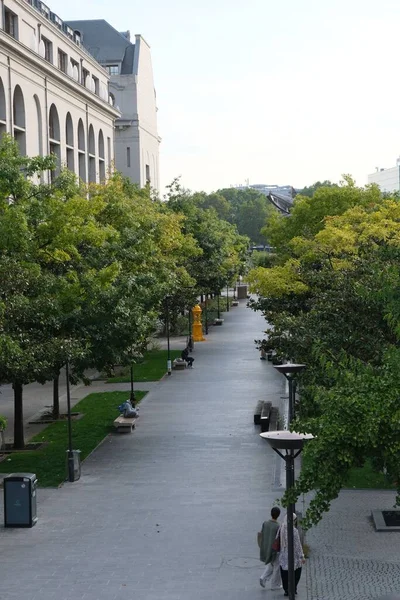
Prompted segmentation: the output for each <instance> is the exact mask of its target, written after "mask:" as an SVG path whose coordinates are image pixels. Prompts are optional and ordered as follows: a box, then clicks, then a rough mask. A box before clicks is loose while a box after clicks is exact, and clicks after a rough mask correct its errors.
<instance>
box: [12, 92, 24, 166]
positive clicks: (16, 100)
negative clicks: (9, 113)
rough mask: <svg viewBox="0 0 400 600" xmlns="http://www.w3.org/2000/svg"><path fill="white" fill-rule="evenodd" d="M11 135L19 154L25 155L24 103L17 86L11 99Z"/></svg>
mask: <svg viewBox="0 0 400 600" xmlns="http://www.w3.org/2000/svg"><path fill="white" fill-rule="evenodd" d="M13 135H14V138H15V140H16V141H17V143H18V146H19V151H20V152H21V154H23V155H25V154H26V128H25V102H24V96H23V95H22V90H21V88H20V87H19V85H16V86H15V89H14V97H13Z"/></svg>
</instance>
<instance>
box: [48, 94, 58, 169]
mask: <svg viewBox="0 0 400 600" xmlns="http://www.w3.org/2000/svg"><path fill="white" fill-rule="evenodd" d="M60 142H61V138H60V119H59V118H58V112H57V108H56V106H55V104H52V105H51V106H50V111H49V145H50V154H55V155H56V157H57V166H56V168H55V169H54V171H52V172H51V180H52V181H53V180H54V179H55V177H57V175H58V174H59V172H60V166H61V143H60Z"/></svg>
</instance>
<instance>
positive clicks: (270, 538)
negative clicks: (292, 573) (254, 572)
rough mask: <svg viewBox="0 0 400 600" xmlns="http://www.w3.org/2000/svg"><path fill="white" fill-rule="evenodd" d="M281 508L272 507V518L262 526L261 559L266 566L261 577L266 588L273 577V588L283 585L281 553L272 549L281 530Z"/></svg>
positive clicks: (261, 581) (261, 582) (261, 583)
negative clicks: (279, 519)
mask: <svg viewBox="0 0 400 600" xmlns="http://www.w3.org/2000/svg"><path fill="white" fill-rule="evenodd" d="M280 514H281V511H280V509H279V508H278V507H277V506H274V507H273V508H272V509H271V519H270V520H269V521H264V523H263V525H262V528H261V542H260V560H262V562H263V563H265V565H266V567H265V569H264V571H263V573H262V575H261V577H260V585H261V587H263V588H265V584H266V582H267V581H268V580H269V579H271V589H272V590H278V589H280V588H281V587H282V585H281V577H280V571H279V553H277V552H276V551H275V550H273V549H272V544H273V543H274V541H275V538H276V537H277V535H278V532H279V523H278V517H279V515H280Z"/></svg>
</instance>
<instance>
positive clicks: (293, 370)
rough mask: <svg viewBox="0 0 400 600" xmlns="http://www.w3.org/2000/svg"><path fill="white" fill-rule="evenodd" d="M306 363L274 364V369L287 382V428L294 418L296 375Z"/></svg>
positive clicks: (302, 369)
mask: <svg viewBox="0 0 400 600" xmlns="http://www.w3.org/2000/svg"><path fill="white" fill-rule="evenodd" d="M305 368H306V365H303V364H296V363H287V364H286V365H274V369H276V370H277V371H279V372H280V373H282V374H283V375H284V376H285V377H286V379H287V380H288V382H289V407H288V428H289V427H290V425H291V423H292V421H293V419H294V416H295V414H294V410H295V408H294V407H295V396H296V384H297V380H296V375H297V374H298V373H301V372H302V371H304V369H305Z"/></svg>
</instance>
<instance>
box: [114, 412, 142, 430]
mask: <svg viewBox="0 0 400 600" xmlns="http://www.w3.org/2000/svg"><path fill="white" fill-rule="evenodd" d="M137 419H138V417H123V416H122V415H120V416H119V417H117V418H116V419H115V421H114V427H115V428H116V430H117V433H132V431H133V430H134V429H135V423H136V421H137Z"/></svg>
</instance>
